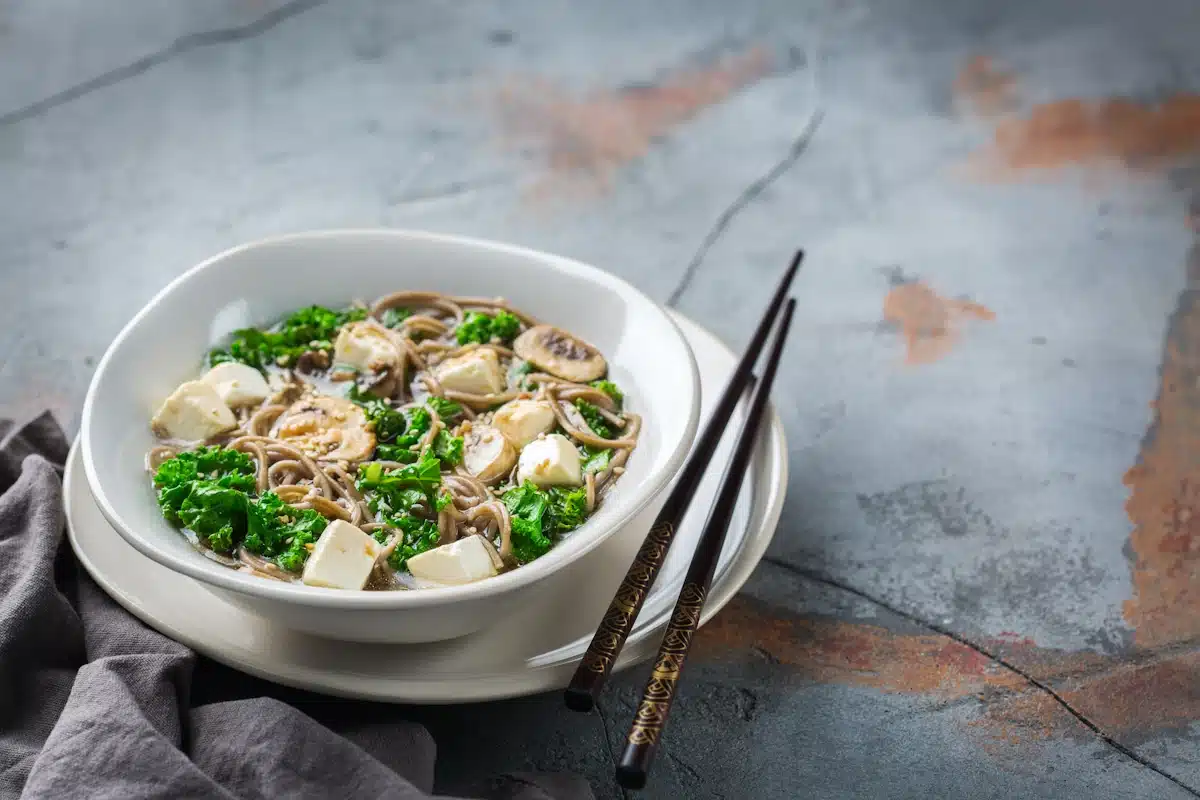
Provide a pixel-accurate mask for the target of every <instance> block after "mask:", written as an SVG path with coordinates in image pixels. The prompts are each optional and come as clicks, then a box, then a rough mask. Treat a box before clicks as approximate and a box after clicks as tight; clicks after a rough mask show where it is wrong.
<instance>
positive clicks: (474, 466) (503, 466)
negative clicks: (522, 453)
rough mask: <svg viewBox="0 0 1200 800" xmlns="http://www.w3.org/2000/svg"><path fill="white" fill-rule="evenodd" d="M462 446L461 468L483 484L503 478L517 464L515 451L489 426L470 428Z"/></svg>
mask: <svg viewBox="0 0 1200 800" xmlns="http://www.w3.org/2000/svg"><path fill="white" fill-rule="evenodd" d="M463 444H464V447H463V466H464V467H466V468H467V472H469V473H471V474H472V475H474V476H475V477H476V478H478V479H479V480H481V481H483V482H484V483H492V482H493V481H497V480H499V479H500V478H503V477H504V476H505V475H507V474H508V473H509V472H511V471H512V468H513V465H514V464H516V463H517V449H516V448H515V447H513V446H512V442H510V441H509V440H508V439H506V438H504V434H502V433H500V431H498V430H496V429H495V428H493V427H492V426H490V425H476V426H474V427H472V428H471V430H470V431H468V432H467V435H466V437H465V441H464V443H463Z"/></svg>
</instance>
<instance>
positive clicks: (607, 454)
mask: <svg viewBox="0 0 1200 800" xmlns="http://www.w3.org/2000/svg"><path fill="white" fill-rule="evenodd" d="M579 455H580V459H581V462H582V466H583V472H584V474H587V473H589V472H596V473H599V472H604V470H606V469H608V464H609V462H610V461H612V456H613V451H612V450H610V449H609V448H607V447H592V446H591V445H586V444H585V445H583V446H582V447H580V448H579Z"/></svg>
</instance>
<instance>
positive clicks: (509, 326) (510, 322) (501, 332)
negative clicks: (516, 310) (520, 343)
mask: <svg viewBox="0 0 1200 800" xmlns="http://www.w3.org/2000/svg"><path fill="white" fill-rule="evenodd" d="M520 332H521V320H520V318H519V317H517V315H516V314H513V313H512V312H510V311H505V310H503V309H501V310H500V311H497V312H496V315H495V316H494V317H492V337H493V338H495V339H499V340H500V341H502V342H504V343H505V344H508V343H509V342H511V341H512V340H513V339H515V338H517V334H518V333H520Z"/></svg>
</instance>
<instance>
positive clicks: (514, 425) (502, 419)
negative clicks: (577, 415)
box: [492, 400, 558, 450]
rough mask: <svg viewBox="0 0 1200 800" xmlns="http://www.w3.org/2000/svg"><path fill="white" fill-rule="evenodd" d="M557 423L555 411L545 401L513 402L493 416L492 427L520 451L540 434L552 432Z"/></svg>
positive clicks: (501, 407) (506, 404) (505, 405)
mask: <svg viewBox="0 0 1200 800" xmlns="http://www.w3.org/2000/svg"><path fill="white" fill-rule="evenodd" d="M557 421H558V420H556V419H555V417H554V409H553V408H551V407H550V404H549V403H547V402H546V401H544V400H512V401H510V402H508V403H505V404H504V405H502V406H500V408H498V409H496V413H495V414H494V415H493V416H492V425H494V426H495V427H496V429H497V430H499V431H500V433H502V434H504V438H505V439H508V440H509V441H510V442H512V443H513V447H516V448H517V449H518V450H520V449H521V448H523V447H525V445H527V444H529V443H530V442H532V441H533V440H534V439H536V438H537V437H538V435H539V434H542V433H549V432H550V431H552V430H553V429H554V425H555V423H556V422H557Z"/></svg>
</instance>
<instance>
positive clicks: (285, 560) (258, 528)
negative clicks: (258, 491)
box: [242, 492, 328, 572]
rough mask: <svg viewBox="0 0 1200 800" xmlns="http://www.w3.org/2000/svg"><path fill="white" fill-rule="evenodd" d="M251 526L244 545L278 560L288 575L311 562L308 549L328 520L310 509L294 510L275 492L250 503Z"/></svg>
mask: <svg viewBox="0 0 1200 800" xmlns="http://www.w3.org/2000/svg"><path fill="white" fill-rule="evenodd" d="M249 511H250V513H249V524H248V526H247V531H246V539H245V541H243V542H242V545H243V546H244V547H245V548H246V549H247V550H249V551H250V552H251V553H257V554H259V555H261V556H266V557H267V558H273V559H275V563H276V564H278V565H279V566H281V567H283V568H284V569H286V570H288V571H289V572H299V571H301V570H302V569H304V564H305V563H306V562H307V561H308V553H309V551H308V547H307V546H306V545H309V544H313V543H315V542H316V541H317V539H319V538H320V536H321V534H322V533H323V532H324V531H325V526H326V525H327V524H328V521H327V520H326V519H325V518H324V517H323V516H321V515H320V514H319V513H317V512H316V511H314V510H312V509H311V508H305V509H298V508H292V507H291V506H289V505H288V504H287V503H285V502H283V500H281V499H280V497H279V495H277V494H275V493H274V492H264V493H263V495H262V497H260V498H259V499H258V501H257V502H255V503H251V504H250V509H249Z"/></svg>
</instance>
